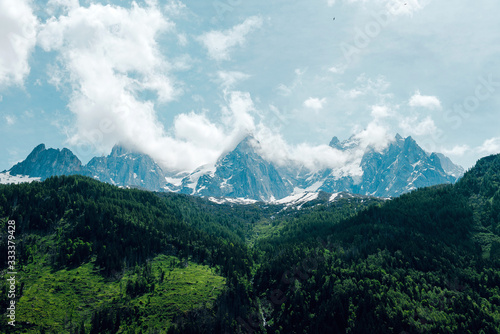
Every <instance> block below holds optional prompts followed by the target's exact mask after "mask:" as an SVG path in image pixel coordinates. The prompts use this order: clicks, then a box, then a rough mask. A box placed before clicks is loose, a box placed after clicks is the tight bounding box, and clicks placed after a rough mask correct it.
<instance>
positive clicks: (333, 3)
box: [326, 0, 335, 7]
mask: <svg viewBox="0 0 500 334" xmlns="http://www.w3.org/2000/svg"><path fill="white" fill-rule="evenodd" d="M326 4H327V5H328V7H333V5H335V0H327V2H326Z"/></svg>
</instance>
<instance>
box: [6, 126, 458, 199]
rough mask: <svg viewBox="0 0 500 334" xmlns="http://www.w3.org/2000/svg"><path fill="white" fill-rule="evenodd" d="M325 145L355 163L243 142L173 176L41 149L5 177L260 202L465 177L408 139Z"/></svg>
mask: <svg viewBox="0 0 500 334" xmlns="http://www.w3.org/2000/svg"><path fill="white" fill-rule="evenodd" d="M329 146H330V149H331V150H332V152H333V151H335V152H338V153H339V154H345V155H347V156H349V155H352V156H353V157H354V158H353V159H352V160H351V161H349V162H347V163H346V164H344V165H342V166H341V167H340V168H337V167H328V168H320V169H317V170H310V169H308V168H305V167H304V166H297V165H294V164H292V163H291V164H285V165H277V164H274V163H272V162H270V161H268V160H266V159H265V158H264V157H263V156H262V155H261V154H259V142H258V141H257V140H256V139H255V138H253V137H252V136H248V137H246V138H245V139H244V140H242V141H241V142H240V143H239V144H238V145H237V146H236V147H235V148H234V149H233V150H232V151H230V152H228V153H226V154H223V155H222V156H221V157H220V158H219V159H218V160H217V162H216V163H215V164H214V165H205V166H200V167H199V168H197V169H196V170H194V171H192V172H181V173H179V172H177V173H176V172H172V171H168V170H164V169H162V167H161V166H160V165H159V164H157V163H156V162H155V161H154V160H153V159H152V158H151V157H149V156H147V155H145V154H141V153H137V152H132V151H130V150H127V149H125V148H124V147H121V146H115V147H114V148H113V150H112V151H111V153H110V154H109V155H108V156H102V157H94V158H93V159H91V160H90V161H89V162H88V164H87V165H83V164H82V162H81V161H80V160H79V159H78V157H76V156H75V155H74V154H73V153H72V152H71V151H70V150H68V149H66V148H64V149H62V150H57V149H52V148H49V149H47V148H46V147H45V145H44V144H40V145H39V146H37V147H36V148H35V149H34V150H33V151H32V152H31V154H30V155H29V156H28V157H27V158H26V159H25V160H24V161H22V162H20V163H18V164H16V165H15V166H13V167H12V168H11V169H10V170H9V171H8V173H9V174H10V175H11V176H20V175H23V176H29V177H32V178H40V179H42V180H43V179H46V178H48V177H50V176H55V175H71V174H80V175H85V176H90V177H93V178H94V179H97V180H100V181H103V182H107V183H110V184H114V185H117V186H124V187H138V188H143V189H147V190H151V191H167V192H178V193H183V194H189V195H198V196H205V197H233V198H242V199H243V198H244V199H251V200H259V201H276V200H280V199H284V198H287V197H289V196H291V197H293V196H297V194H301V193H310V192H320V191H323V192H327V193H338V192H348V193H353V194H360V195H370V196H378V197H393V196H398V195H400V194H403V193H406V192H409V191H411V190H414V189H417V188H421V187H426V186H432V185H436V184H441V183H454V182H455V181H456V180H457V179H458V178H460V177H461V176H462V175H463V173H464V169H463V168H462V167H460V166H457V165H455V164H454V163H453V162H452V161H451V160H450V159H449V158H447V157H446V156H444V155H443V154H439V153H431V154H429V153H427V152H425V151H424V150H423V149H422V148H421V147H420V146H419V145H418V144H417V143H416V141H415V140H414V139H413V138H412V137H407V138H403V137H401V136H400V135H396V137H395V138H394V140H392V141H391V142H390V143H389V145H388V146H387V147H385V148H383V149H381V150H377V149H375V148H372V147H368V148H366V149H364V150H362V151H360V149H362V148H360V147H359V142H358V141H357V140H356V138H355V137H354V136H353V137H351V138H350V139H348V140H345V141H342V142H341V141H340V140H339V139H338V138H337V137H334V138H333V139H332V140H331V142H330V144H329ZM359 152H361V154H360V153H359ZM356 156H357V157H356Z"/></svg>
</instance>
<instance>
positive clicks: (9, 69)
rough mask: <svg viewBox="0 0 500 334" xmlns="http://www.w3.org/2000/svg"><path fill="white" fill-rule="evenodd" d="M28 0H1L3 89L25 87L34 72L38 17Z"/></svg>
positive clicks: (0, 76) (0, 79) (0, 69)
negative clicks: (31, 71)
mask: <svg viewBox="0 0 500 334" xmlns="http://www.w3.org/2000/svg"><path fill="white" fill-rule="evenodd" d="M29 3H30V2H29V1H27V0H18V1H9V0H0V88H2V87H4V86H9V85H19V86H22V85H23V83H24V80H25V78H26V77H27V76H28V74H29V73H30V66H29V63H28V60H29V57H30V55H31V53H32V51H33V49H34V47H35V44H36V31H37V26H38V19H37V18H36V17H35V16H34V15H33V10H32V9H31V7H30V5H29Z"/></svg>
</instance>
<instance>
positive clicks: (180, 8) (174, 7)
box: [164, 0, 186, 16]
mask: <svg viewBox="0 0 500 334" xmlns="http://www.w3.org/2000/svg"><path fill="white" fill-rule="evenodd" d="M164 8H165V11H166V12H167V13H169V14H170V15H173V16H179V15H181V14H182V13H183V12H184V11H185V10H186V5H185V4H184V3H183V2H182V1H179V0H170V1H169V2H168V3H167V4H166V5H165V7H164Z"/></svg>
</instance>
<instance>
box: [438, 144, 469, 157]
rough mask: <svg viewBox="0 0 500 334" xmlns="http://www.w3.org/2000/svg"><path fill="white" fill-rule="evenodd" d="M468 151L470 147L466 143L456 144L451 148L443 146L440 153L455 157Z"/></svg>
mask: <svg viewBox="0 0 500 334" xmlns="http://www.w3.org/2000/svg"><path fill="white" fill-rule="evenodd" d="M469 151H470V147H469V146H468V145H456V146H454V147H452V148H451V149H446V148H443V149H441V153H443V154H444V155H451V156H455V157H462V156H464V155H465V153H467V152H469Z"/></svg>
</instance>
